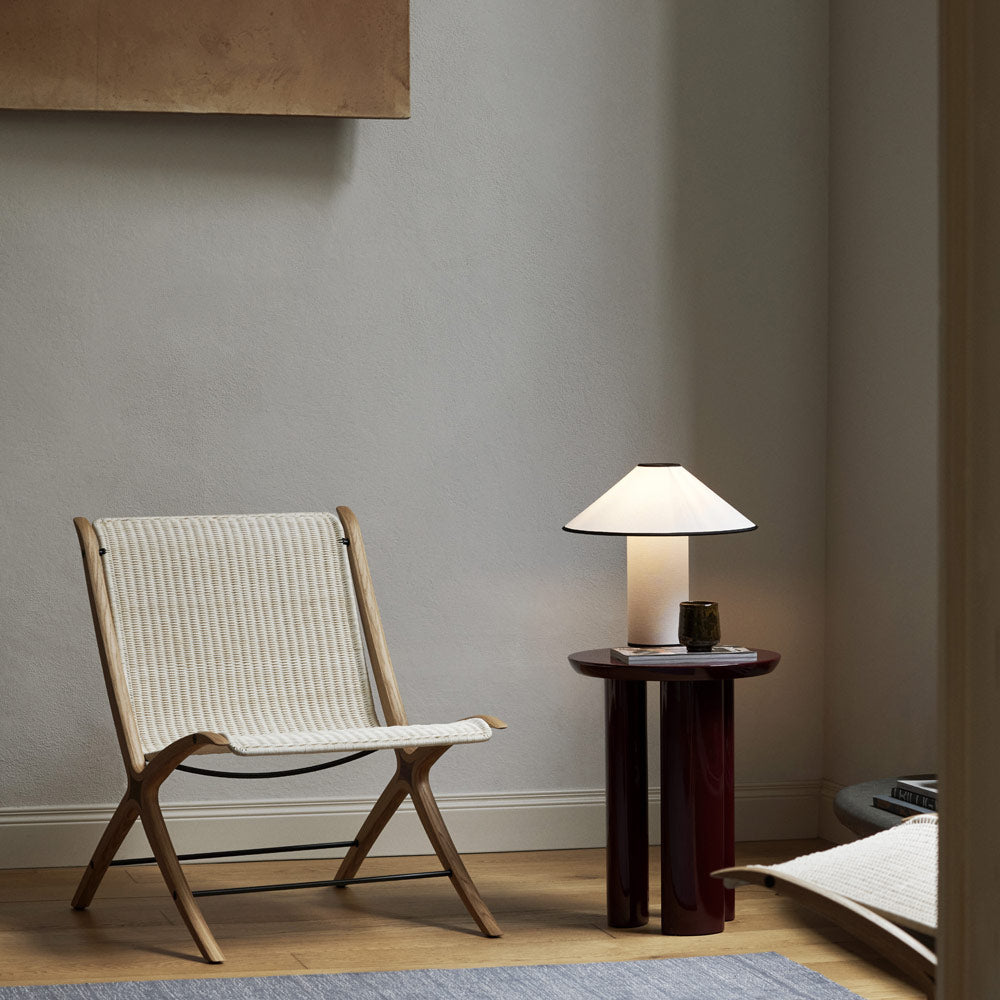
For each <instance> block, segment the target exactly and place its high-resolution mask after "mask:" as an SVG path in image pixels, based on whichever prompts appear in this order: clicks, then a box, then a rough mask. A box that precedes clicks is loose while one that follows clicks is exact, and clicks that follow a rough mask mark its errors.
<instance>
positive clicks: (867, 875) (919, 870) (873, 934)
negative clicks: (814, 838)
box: [712, 813, 938, 997]
mask: <svg viewBox="0 0 1000 1000" xmlns="http://www.w3.org/2000/svg"><path fill="white" fill-rule="evenodd" d="M937 832H938V824H937V814H936V813H929V814H925V815H920V816H914V817H912V818H910V819H908V820H906V821H904V822H903V823H901V824H899V825H898V826H895V827H892V828H891V829H889V830H883V831H882V832H880V833H876V834H873V835H872V836H870V837H863V838H862V839H861V840H856V841H854V842H853V843H850V844H842V845H840V846H839V847H831V848H829V849H828V850H825V851H817V852H816V853H814V854H806V855H803V856H802V857H800V858H795V859H793V860H792V861H786V862H784V863H783V864H780V865H748V866H746V867H743V868H723V869H721V870H720V871H717V872H713V873H712V874H713V875H715V876H717V877H718V878H722V879H724V880H725V882H726V884H727V885H730V886H731V885H734V884H736V883H738V882H750V883H756V884H758V885H763V886H766V887H767V888H769V889H774V890H775V891H776V892H778V893H780V894H782V895H786V896H788V897H789V898H791V899H794V900H795V901H796V902H799V903H802V904H803V905H805V906H808V907H810V908H811V909H813V910H816V911H817V912H819V913H821V914H822V915H823V916H825V917H827V918H828V919H830V920H832V921H834V922H835V923H837V924H839V925H840V926H841V927H843V928H844V929H845V930H848V931H850V932H851V933H852V934H854V935H855V936H856V937H858V938H859V939H861V940H862V941H864V942H865V943H867V944H869V945H870V946H871V947H872V948H874V949H875V950H876V951H878V952H880V953H881V954H882V955H884V956H885V957H886V958H887V959H889V961H891V962H892V963H893V964H894V965H895V966H896V967H897V968H898V969H899V970H900V972H901V973H903V975H905V976H906V978H908V979H909V980H910V981H912V982H913V983H915V984H916V985H917V986H919V987H920V988H921V989H922V990H923V991H924V992H925V993H926V994H927V996H929V997H933V996H934V984H935V978H936V972H937V959H936V957H935V955H934V952H933V951H932V950H931V947H929V946H928V945H931V946H932V945H933V939H934V938H935V937H936V935H937V879H938V858H937V843H938V839H937Z"/></svg>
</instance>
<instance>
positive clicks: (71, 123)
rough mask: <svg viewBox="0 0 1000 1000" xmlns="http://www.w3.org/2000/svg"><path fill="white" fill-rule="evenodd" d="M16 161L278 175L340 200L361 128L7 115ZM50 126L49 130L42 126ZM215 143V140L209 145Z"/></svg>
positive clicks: (189, 117)
mask: <svg viewBox="0 0 1000 1000" xmlns="http://www.w3.org/2000/svg"><path fill="white" fill-rule="evenodd" d="M0 115H2V117H3V122H4V131H5V134H6V135H7V136H8V143H9V145H8V146H7V148H6V149H5V150H4V157H5V159H7V160H8V161H10V160H16V159H17V158H18V156H19V155H28V154H29V149H28V147H27V145H22V143H21V141H20V140H21V139H22V137H23V139H24V141H25V143H27V142H28V141H29V140H30V156H31V161H32V163H33V164H38V163H39V162H44V158H45V156H46V155H48V156H49V157H51V158H52V160H53V161H54V162H56V163H60V164H66V163H71V164H72V163H78V164H80V165H87V166H92V167H93V166H96V167H98V168H102V169H107V170H108V171H109V172H115V171H121V172H122V173H123V174H131V173H132V172H135V171H140V172H141V171H148V172H150V173H153V174H158V173H161V172H164V171H168V170H169V171H170V172H171V174H173V175H180V176H183V175H184V174H186V173H189V174H191V175H192V176H193V177H197V178H199V179H204V178H205V177H206V176H208V177H211V176H212V175H215V176H217V177H224V178H226V179H227V180H233V179H239V178H241V177H242V178H246V179H249V180H253V179H267V178H269V177H274V178H275V180H280V181H281V182H282V184H292V185H295V184H300V185H302V186H303V187H308V188H309V189H310V190H312V191H314V192H323V193H325V194H332V193H333V192H334V191H335V190H336V189H337V188H338V187H340V186H341V185H343V184H345V183H346V182H347V181H349V180H350V178H351V175H352V173H353V169H354V153H355V146H356V143H357V134H358V124H357V121H356V120H355V119H352V118H304V117H294V116H288V117H282V116H264V115H195V114H163V113H150V114H141V113H138V112H100V111H0ZM43 125H44V130H43V129H42V128H41V126H43ZM208 137H210V139H211V141H208Z"/></svg>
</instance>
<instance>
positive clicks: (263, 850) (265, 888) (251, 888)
mask: <svg viewBox="0 0 1000 1000" xmlns="http://www.w3.org/2000/svg"><path fill="white" fill-rule="evenodd" d="M376 752H377V751H376V750H359V751H358V752H357V753H352V754H349V755H348V756H347V757H338V758H337V759H335V760H328V761H324V762H323V763H322V764H312V765H310V766H309V767H297V768H292V769H291V770H287V771H249V772H245V771H213V770H210V769H209V768H205V767H191V766H190V765H188V764H178V765H177V767H176V770H178V771H187V772H188V773H189V774H201V775H206V776H208V777H211V778H250V779H252V778H288V777H290V776H292V775H295V774H311V773H312V772H314V771H326V770H328V769H329V768H331V767H339V766H340V765H341V764H350V763H351V761H355V760H360V759H361V758H362V757H367V756H368V755H369V754H373V753H376ZM357 846H358V842H357V840H340V841H332V842H330V843H324V844H283V845H281V846H278V847H250V848H247V849H245V850H238V851H205V852H203V853H200V854H178V855H177V860H178V861H205V860H208V859H209V858H248V857H252V856H253V855H260V854H284V853H288V852H290V851H320V850H326V849H328V848H331V847H357ZM155 863H156V858H122V859H116V860H114V861H112V862H111V863H110V864H111V866H112V867H114V866H124V865H151V864H155ZM450 875H451V869H450V868H446V869H443V870H442V871H433V872H409V873H406V874H401V875H368V876H366V877H364V878H342V879H324V880H323V881H319V882H281V883H278V884H275V885H247V886H235V887H231V888H225V889H198V890H197V891H194V892H192V895H193V896H230V895H235V894H237V893H244V892H273V891H275V890H279V889H313V888H321V887H327V886H334V887H336V888H338V889H340V888H343V887H344V886H348V885H358V884H361V883H363V882H402V881H407V880H410V879H419V878H443V877H445V876H450Z"/></svg>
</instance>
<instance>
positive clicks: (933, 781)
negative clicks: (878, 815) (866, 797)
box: [872, 774, 938, 816]
mask: <svg viewBox="0 0 1000 1000" xmlns="http://www.w3.org/2000/svg"><path fill="white" fill-rule="evenodd" d="M937 798H938V782H937V775H934V774H919V775H915V776H913V777H911V778H897V779H896V781H895V783H894V784H893V786H892V789H891V791H890V792H889V794H888V795H874V796H872V805H873V806H875V807H876V808H878V809H884V810H885V811H886V812H891V813H895V814H896V815H897V816H916V815H918V814H919V813H934V812H937Z"/></svg>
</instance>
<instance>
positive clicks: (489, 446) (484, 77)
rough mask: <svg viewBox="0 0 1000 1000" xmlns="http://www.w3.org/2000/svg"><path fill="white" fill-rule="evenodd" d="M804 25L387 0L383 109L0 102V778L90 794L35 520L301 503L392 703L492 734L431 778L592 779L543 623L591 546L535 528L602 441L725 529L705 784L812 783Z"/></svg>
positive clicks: (714, 587) (79, 639) (609, 555)
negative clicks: (10, 106)
mask: <svg viewBox="0 0 1000 1000" xmlns="http://www.w3.org/2000/svg"><path fill="white" fill-rule="evenodd" d="M826 32H827V12H826V4H825V3H821V2H818V0H817V2H802V0H770V2H766V3H761V2H757V0H755V2H753V3H743V4H739V5H734V4H731V3H729V2H724V0H716V2H701V3H698V4H690V3H682V2H664V0H629V2H627V3H614V4H612V3H605V2H603V0H551V2H549V0H547V2H545V3H537V2H534V0H520V2H510V0H502V2H501V0H490V2H484V3H475V4H469V3H464V2H458V0H447V2H446V0H434V2H428V0H414V2H413V5H412V83H413V117H412V120H411V121H409V122H371V121H358V122H351V121H310V120H303V121H296V120H290V119H255V118H235V117H229V118H199V117H182V116H175V117H171V116H154V115H119V116H115V115H96V114H45V113H31V114H28V113H3V114H0V212H2V215H0V225H2V230H0V254H2V259H0V302H2V309H0V335H2V336H0V346H2V351H3V358H2V378H3V394H2V399H0V408H2V410H0V412H2V419H3V428H4V430H3V439H2V455H0V460H2V469H3V475H2V480H0V491H2V494H0V496H2V505H3V506H2V517H0V532H2V535H0V546H2V550H0V572H2V574H3V606H2V620H0V643H2V652H0V657H2V660H0V671H2V673H0V719H2V725H3V755H2V760H0V805H3V806H35V805H51V806H58V805H61V804H67V805H68V804H78V803H94V804H100V803H110V802H112V801H114V800H115V799H116V798H117V795H118V794H119V792H120V786H121V780H120V777H119V763H118V761H117V750H116V748H115V746H114V743H113V740H112V737H111V735H110V732H109V728H108V727H109V721H110V720H109V714H108V709H107V706H106V702H105V696H104V691H103V686H102V682H101V679H100V674H99V669H98V663H97V658H96V653H95V649H94V644H93V638H92V634H91V625H90V620H89V612H88V608H87V604H86V598H85V592H84V587H83V579H82V573H81V569H80V565H79V556H78V552H77V547H76V541H75V537H74V534H73V530H72V526H71V523H70V521H71V518H72V516H73V515H75V514H85V515H88V516H98V515H104V514H128V513H184V512H189V513H190V512H239V511H267V510H302V509H330V508H332V507H333V506H335V505H336V504H340V503H347V504H348V505H350V506H352V507H353V508H354V509H355V510H356V512H357V513H358V514H359V516H360V518H361V522H362V527H363V529H364V530H365V533H366V539H367V543H368V548H369V555H370V558H371V562H372V568H373V573H374V576H375V582H376V587H377V589H378V591H379V597H380V603H381V607H382V611H383V616H384V619H385V624H386V628H387V632H388V636H389V641H390V644H391V647H392V649H393V651H394V660H395V662H396V667H397V672H398V674H399V678H400V683H401V686H402V689H403V694H404V697H405V699H406V700H407V702H408V708H409V711H410V715H411V717H412V718H414V719H421V718H425V719H434V718H455V717H458V716H461V715H466V714H469V713H470V712H473V711H488V712H493V713H495V714H497V715H500V716H502V717H504V718H506V719H507V720H508V721H509V722H510V724H511V728H510V731H509V732H508V733H506V734H502V735H501V736H500V737H498V738H497V739H496V740H495V741H494V742H493V743H492V744H489V745H487V746H484V747H477V748H473V749H469V750H466V751H464V752H459V751H456V752H455V753H454V754H453V755H451V756H453V757H454V759H453V760H451V761H450V762H445V763H442V765H440V768H439V771H440V773H439V776H438V781H437V787H438V788H439V789H442V790H445V791H455V792H470V793H472V792H477V791H483V792H488V791H504V790H546V789H576V788H584V789H596V788H599V787H600V786H601V785H602V783H603V763H602V750H601V744H602V740H601V726H602V705H601V690H600V687H599V685H598V684H596V683H595V682H590V681H587V680H584V679H583V678H580V677H578V676H576V675H575V674H573V673H572V672H571V671H570V668H569V667H568V665H567V663H566V654H567V653H568V652H570V651H572V650H574V649H584V648H588V647H590V646H599V645H607V644H608V643H609V642H614V641H616V640H619V639H621V638H622V637H623V630H624V548H625V547H624V542H623V540H618V539H599V538H598V539H593V538H583V537H575V536H570V535H567V534H565V533H564V532H562V531H560V527H561V525H562V524H563V523H565V521H566V520H568V519H569V518H570V517H571V516H572V515H574V514H576V513H577V512H578V511H579V510H581V509H582V508H583V507H584V506H585V505H586V504H588V503H589V502H590V501H591V500H593V499H594V498H595V497H596V496H597V495H598V494H599V493H600V492H602V491H603V490H604V489H605V488H607V487H608V486H610V485H611V484H612V483H613V482H614V481H615V480H617V479H618V478H619V477H620V476H622V475H623V474H624V473H625V472H627V471H628V470H629V469H630V468H631V467H632V466H633V465H634V464H635V463H636V462H637V461H670V460H673V461H681V462H683V463H684V464H685V465H687V466H688V468H690V469H691V470H692V471H694V472H695V474H697V475H699V476H700V477H701V478H702V479H704V480H705V481H706V482H707V483H708V484H709V485H710V486H712V487H713V488H715V489H716V490H717V491H718V492H720V493H722V494H723V495H724V496H726V498H727V499H729V500H730V501H731V502H732V503H734V504H735V505H736V506H737V507H739V508H740V509H742V510H743V511H745V512H746V513H747V515H748V516H750V517H752V518H754V519H755V520H757V521H758V523H759V524H760V526H761V527H760V530H759V531H757V532H755V533H753V534H750V535H747V536H740V537H734V538H717V539H704V540H699V541H697V542H695V543H694V546H693V564H694V566H693V570H694V572H693V578H694V582H695V587H696V588H697V590H698V593H697V595H696V596H699V597H702V596H704V597H707V598H709V599H717V600H719V601H720V602H721V603H722V606H723V615H724V628H725V630H726V638H727V639H731V640H733V641H745V642H748V643H752V644H758V645H763V646H768V647H773V648H777V649H779V650H781V651H782V652H783V653H784V654H785V659H784V661H783V663H782V665H781V668H780V670H779V672H778V673H776V674H775V675H774V676H773V677H770V678H766V679H762V680H759V681H755V682H752V683H750V682H747V683H746V684H741V685H740V688H741V690H740V693H739V704H738V711H739V717H738V740H739V745H738V780H754V781H767V780H784V779H789V780H814V779H818V778H819V777H820V769H821V750H822V741H821V735H820V723H821V717H822V705H821V688H822V660H823V657H822V641H821V636H822V629H823V599H822V586H823V579H822V578H823V558H824V553H823V518H824V511H823V489H824V481H823V479H824V461H823V443H824V440H825V433H826V432H825V417H824V403H825V373H824V369H823V366H824V362H825V350H826V339H825V322H826V313H825V308H826V299H825V294H826V242H825V240H826V232H825V225H826V136H827V133H826V118H825V113H826V84H827V75H826V74H827V67H826V52H827V37H826ZM744 688H745V690H744ZM81 759H82V760H86V761H88V763H89V765H90V766H89V767H88V768H86V769H84V770H80V769H79V768H78V762H79V761H80V760H81ZM374 767H375V765H372V768H374ZM383 770H384V768H383ZM363 771H364V769H362V772H363ZM363 778H364V780H362V779H363ZM330 787H333V788H336V789H338V790H339V791H338V792H335V794H339V793H341V792H342V793H343V794H345V795H355V794H359V793H360V790H363V789H369V788H370V781H368V780H367V776H365V775H363V774H362V773H359V774H358V775H357V776H356V777H353V778H351V777H349V778H338V781H337V782H336V783H332V784H331V786H330ZM324 792H325V789H324V790H320V791H317V790H316V787H315V786H314V785H309V784H305V783H302V784H294V783H293V784H290V785H286V786H283V787H282V788H281V789H280V790H279V789H267V790H265V791H259V790H258V789H257V788H255V789H254V793H253V794H254V795H256V796H258V797H261V796H264V795H267V794H273V795H275V796H276V797H306V796H308V795H311V794H324ZM216 794H219V795H223V796H224V795H226V794H228V795H230V796H233V797H238V796H240V795H245V794H247V793H246V791H245V789H243V788H241V787H236V788H234V787H231V786H225V787H223V788H222V790H221V792H220V791H218V790H217V789H216V788H215V787H213V788H212V789H211V790H206V789H205V788H204V786H203V785H198V784H194V783H190V784H189V783H188V780H187V779H186V778H185V777H181V778H179V779H178V780H177V781H176V783H175V784H174V785H173V788H172V789H169V788H168V790H167V797H168V798H173V799H175V800H182V801H183V800H195V799H201V798H205V797H208V796H213V795H216ZM468 846H470V847H474V845H468Z"/></svg>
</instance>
